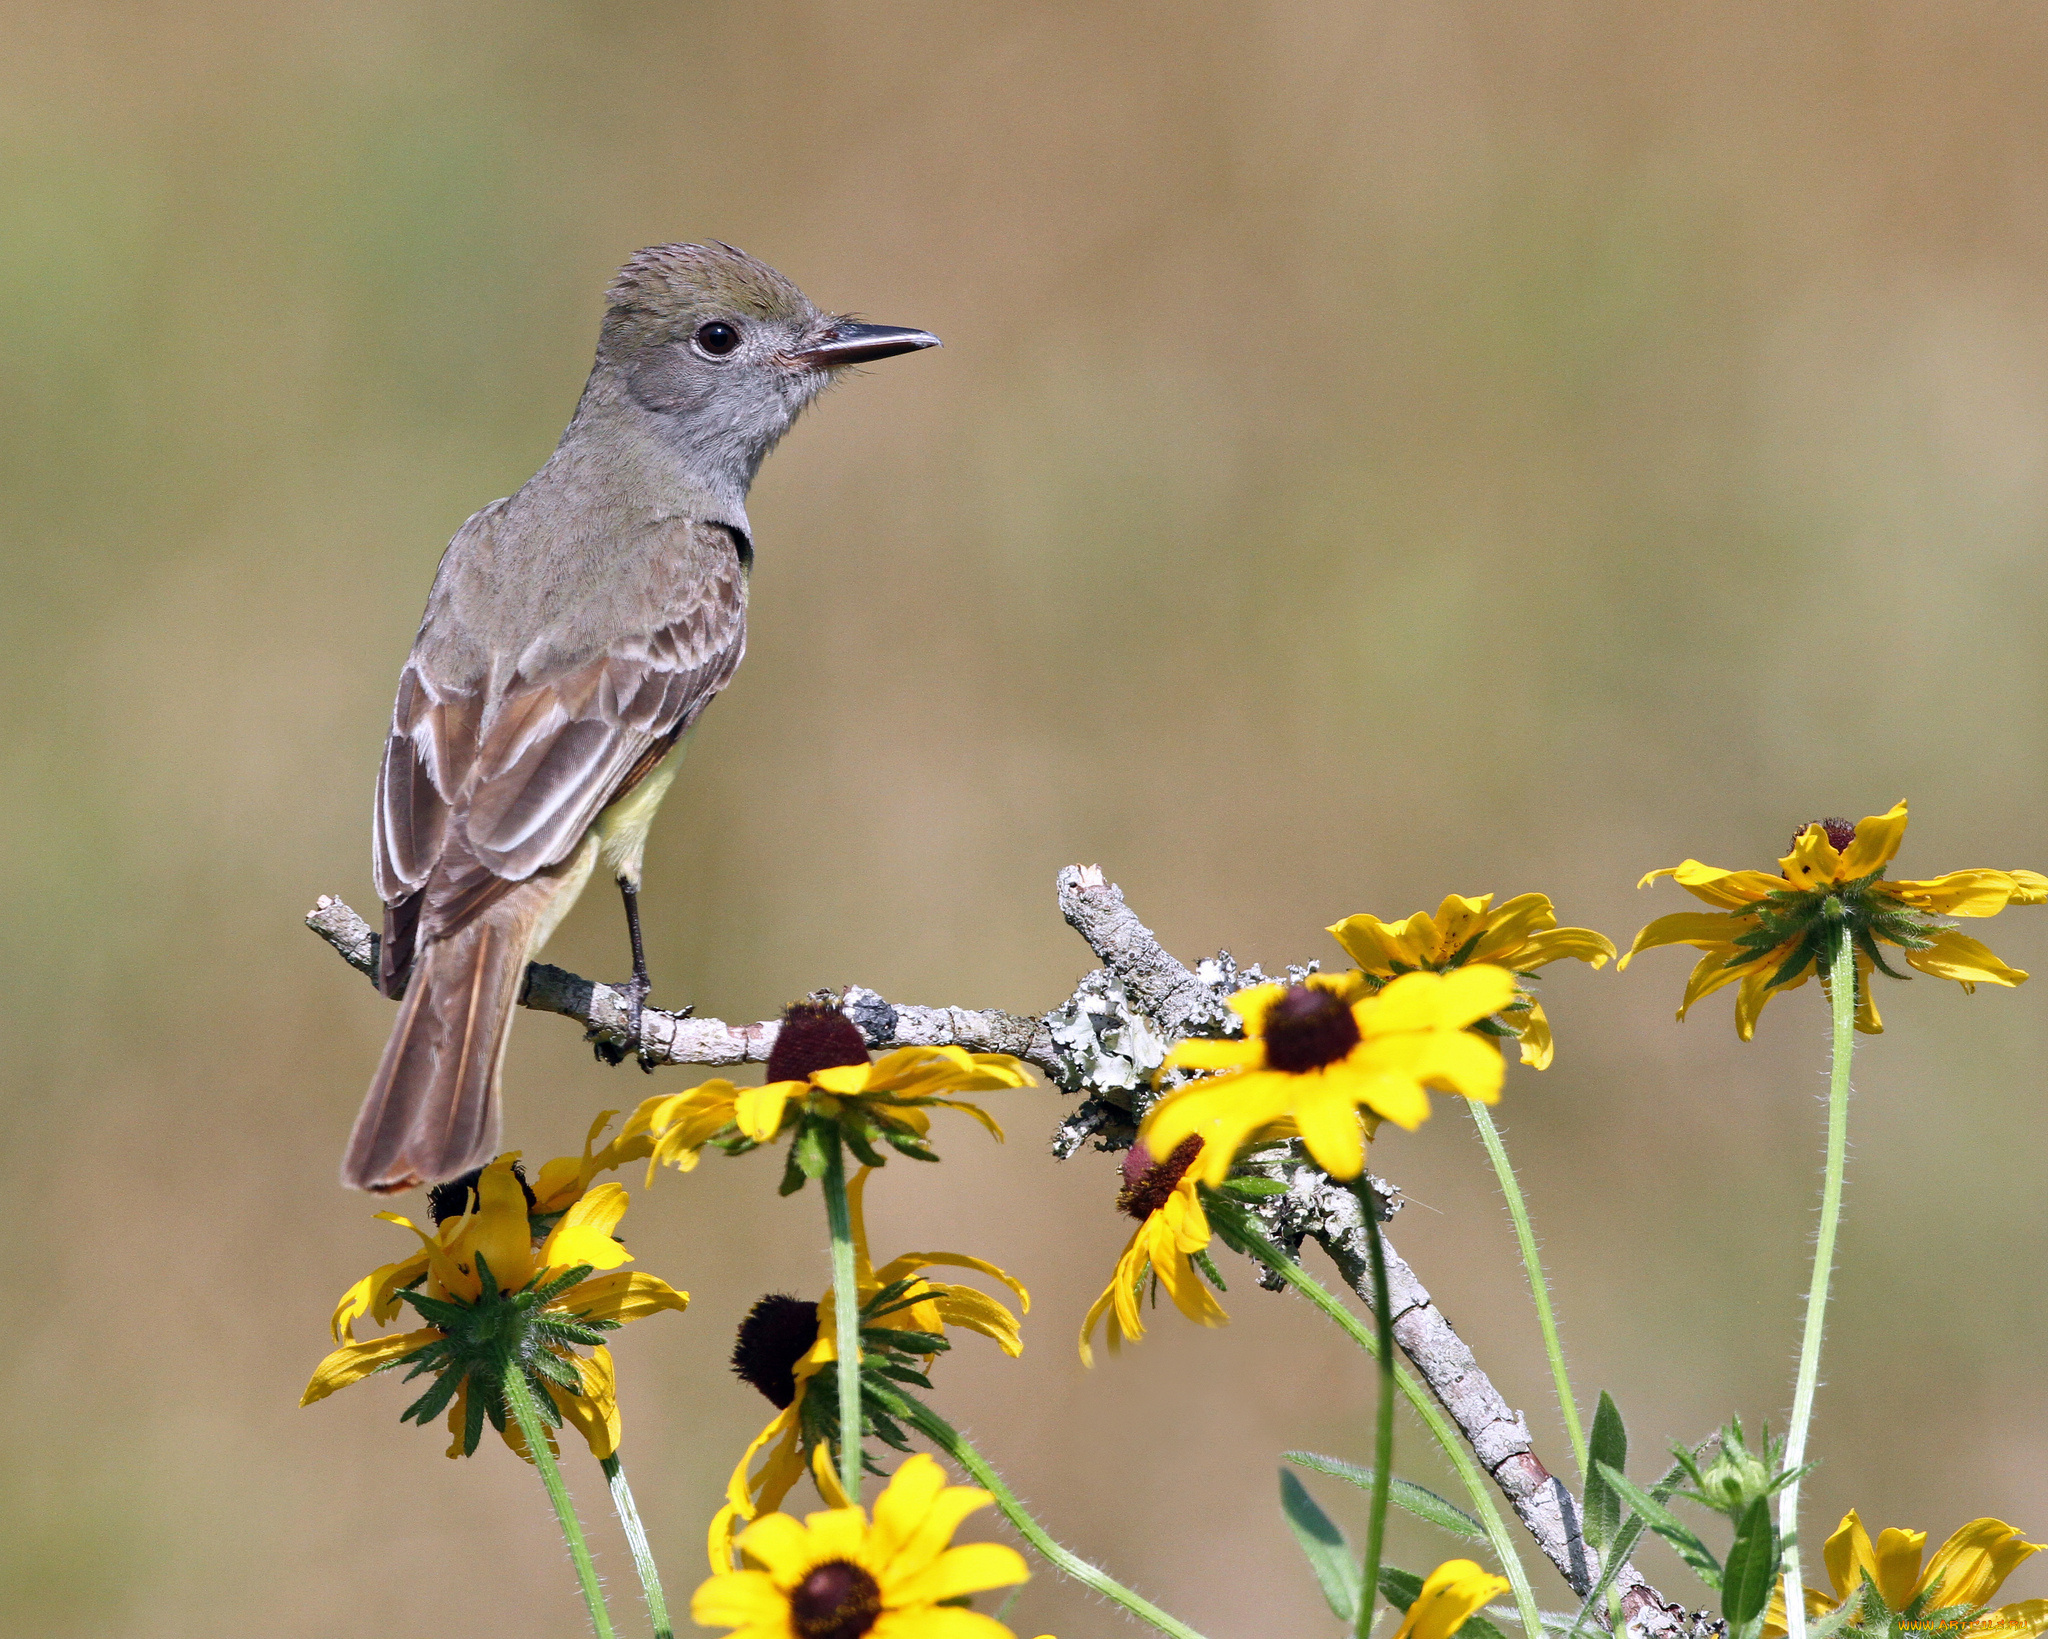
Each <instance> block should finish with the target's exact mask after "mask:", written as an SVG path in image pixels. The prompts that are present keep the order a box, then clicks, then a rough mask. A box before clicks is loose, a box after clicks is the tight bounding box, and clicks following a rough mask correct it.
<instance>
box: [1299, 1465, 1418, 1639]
mask: <svg viewBox="0 0 2048 1639" xmlns="http://www.w3.org/2000/svg"><path fill="white" fill-rule="evenodd" d="M1288 1455H1289V1456H1290V1457H1291V1456H1293V1455H1294V1453H1293V1452H1291V1451H1290V1452H1289V1453H1288ZM1421 1594H1422V1578H1421V1577H1419V1576H1417V1575H1416V1574H1415V1573H1414V1572H1413V1571H1404V1570H1400V1569H1398V1568H1397V1567H1395V1566H1392V1565H1382V1566H1381V1567H1380V1597H1381V1598H1382V1599H1384V1600H1385V1601H1386V1602H1387V1603H1388V1604H1389V1605H1392V1606H1393V1607H1394V1609H1395V1610H1397V1611H1399V1612H1400V1613H1401V1614H1402V1615H1403V1616H1406V1615H1407V1614H1408V1607H1409V1606H1410V1605H1412V1604H1414V1603H1415V1601H1416V1600H1417V1599H1418V1598H1419V1597H1421Z"/></svg>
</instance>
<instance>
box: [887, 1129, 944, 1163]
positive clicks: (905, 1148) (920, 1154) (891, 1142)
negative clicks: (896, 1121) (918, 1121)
mask: <svg viewBox="0 0 2048 1639" xmlns="http://www.w3.org/2000/svg"><path fill="white" fill-rule="evenodd" d="M882 1137H883V1139H884V1140H885V1141H886V1142H887V1144H888V1146H889V1148H890V1149H892V1150H894V1151H895V1152H896V1153H897V1154H898V1155H904V1156H908V1157H909V1158H910V1159H911V1160H913V1161H936V1160H938V1156H937V1155H936V1154H935V1153H934V1152H933V1150H932V1148H931V1146H930V1145H929V1144H927V1143H925V1142H924V1140H923V1139H921V1138H919V1137H918V1136H917V1135H916V1134H915V1133H903V1132H898V1131H897V1130H896V1129H895V1128H894V1127H884V1128H883V1129H882Z"/></svg>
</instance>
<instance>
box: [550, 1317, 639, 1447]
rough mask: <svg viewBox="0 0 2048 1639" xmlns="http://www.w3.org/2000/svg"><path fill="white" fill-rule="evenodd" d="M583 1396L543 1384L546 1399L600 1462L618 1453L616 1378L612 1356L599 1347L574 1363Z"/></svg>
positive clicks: (618, 1423) (608, 1351) (559, 1385)
mask: <svg viewBox="0 0 2048 1639" xmlns="http://www.w3.org/2000/svg"><path fill="white" fill-rule="evenodd" d="M575 1365H576V1373H577V1375H578V1376H579V1377H581V1378H582V1379H583V1392H582V1393H581V1394H571V1393H570V1392H569V1391H568V1390H567V1389H565V1388H563V1387H562V1386H561V1384H559V1383H555V1382H552V1381H546V1380H544V1385H545V1387H546V1389H547V1391H548V1398H549V1399H550V1400H552V1401H554V1403H555V1408H556V1409H557V1410H558V1411H560V1412H561V1414H562V1418H563V1420H564V1421H565V1422H567V1423H568V1424H569V1425H570V1426H571V1427H572V1428H574V1429H575V1430H576V1431H577V1433H579V1434H581V1435H582V1436H583V1438H584V1439H585V1440H586V1441H587V1442H588V1443H589V1446H590V1454H591V1456H593V1457H595V1458H597V1460H598V1461H599V1462H603V1461H604V1459H605V1458H607V1457H609V1456H611V1455H612V1453H613V1452H615V1451H617V1450H618V1449H619V1429H620V1426H621V1425H620V1422H619V1388H618V1376H617V1373H616V1371H615V1370H614V1368H613V1365H612V1352H611V1350H609V1349H607V1348H605V1347H604V1346H603V1345H602V1344H600V1345H599V1346H598V1347H597V1348H595V1349H593V1350H591V1351H590V1357H589V1358H588V1359H577V1360H576V1361H575Z"/></svg>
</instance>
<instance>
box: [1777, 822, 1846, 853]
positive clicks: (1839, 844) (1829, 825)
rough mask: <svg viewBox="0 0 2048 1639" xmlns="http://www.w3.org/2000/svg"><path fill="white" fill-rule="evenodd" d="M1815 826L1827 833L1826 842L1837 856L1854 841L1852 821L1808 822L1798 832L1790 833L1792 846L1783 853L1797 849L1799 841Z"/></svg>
mask: <svg viewBox="0 0 2048 1639" xmlns="http://www.w3.org/2000/svg"><path fill="white" fill-rule="evenodd" d="M1816 825H1818V826H1819V827H1820V828H1821V829H1822V830H1823V831H1825V832H1827V834H1828V842H1829V843H1830V844H1831V845H1832V846H1833V848H1834V850H1835V852H1836V853H1838V854H1839V853H1843V852H1845V851H1846V850H1847V849H1848V846H1849V844H1850V843H1852V842H1854V841H1855V840H1856V822H1855V821H1854V820H1846V819H1839V818H1837V819H1824V820H1808V821H1807V822H1806V824H1804V825H1802V826H1800V827H1799V829H1798V830H1796V831H1794V832H1793V833H1792V845H1791V847H1790V848H1787V849H1786V850H1785V851H1786V852H1787V853H1788V854H1789V853H1790V852H1791V851H1792V849H1793V848H1797V847H1798V846H1799V839H1800V838H1801V837H1803V836H1805V835H1806V833H1807V832H1808V831H1811V830H1812V829H1813V828H1814V827H1815V826H1816Z"/></svg>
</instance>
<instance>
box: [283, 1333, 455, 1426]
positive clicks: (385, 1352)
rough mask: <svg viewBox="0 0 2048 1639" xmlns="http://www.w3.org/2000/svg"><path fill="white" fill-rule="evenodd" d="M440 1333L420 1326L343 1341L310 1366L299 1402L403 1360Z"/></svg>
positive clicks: (307, 1401) (306, 1403)
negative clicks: (411, 1329)
mask: <svg viewBox="0 0 2048 1639" xmlns="http://www.w3.org/2000/svg"><path fill="white" fill-rule="evenodd" d="M441 1335H442V1334H441V1332H440V1331H439V1330H438V1329H437V1328H435V1327H432V1326H423V1327H421V1328H420V1329H419V1330H418V1331H416V1332H393V1333H391V1334H390V1335H389V1336H387V1337H372V1338H366V1339H364V1340H363V1341H362V1342H361V1343H345V1344H343V1345H342V1346H341V1347H340V1348H338V1349H336V1350H335V1351H334V1352H333V1353H332V1354H330V1355H329V1356H328V1357H327V1358H326V1359H325V1360H323V1361H321V1362H320V1364H319V1365H318V1366H316V1367H314V1368H313V1380H312V1381H311V1382H310V1383H308V1384H307V1385H306V1392H305V1393H304V1394H302V1395H300V1396H299V1404H300V1405H302V1406H310V1405H311V1404H312V1403H313V1402H314V1401H315V1400H325V1399H326V1398H327V1397H328V1396H329V1395H330V1394H332V1393H334V1391H335V1390H336V1389H345V1388H347V1387H348V1386H349V1385H350V1384H351V1383H360V1382H361V1381H362V1380H363V1379H364V1378H366V1377H368V1376H369V1375H370V1373H372V1372H373V1371H375V1370H376V1369H377V1368H378V1367H379V1366H384V1365H388V1364H389V1363H390V1362H392V1361H394V1360H403V1359H404V1358H405V1357H406V1356H407V1355H409V1354H412V1353H414V1352H416V1351H417V1350H420V1349H424V1348H425V1347H426V1346H427V1345H428V1344H429V1343H438V1342H439V1341H440V1340H441Z"/></svg>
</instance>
